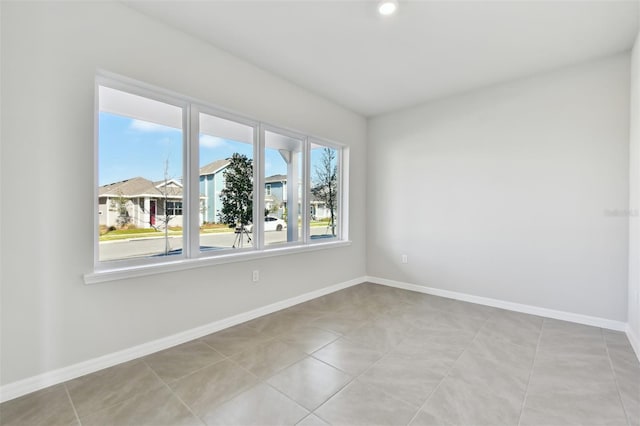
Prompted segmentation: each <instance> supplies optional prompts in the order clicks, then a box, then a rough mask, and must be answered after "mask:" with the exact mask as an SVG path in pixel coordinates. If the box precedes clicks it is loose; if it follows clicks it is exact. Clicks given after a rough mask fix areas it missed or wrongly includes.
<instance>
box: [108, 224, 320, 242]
mask: <svg viewBox="0 0 640 426" xmlns="http://www.w3.org/2000/svg"><path fill="white" fill-rule="evenodd" d="M310 225H311V226H312V227H314V228H315V227H322V226H328V222H326V221H313V222H311V223H310ZM229 232H234V229H233V228H229V227H228V226H227V225H218V224H207V225H204V226H203V227H201V228H200V233H201V234H218V233H229ZM169 235H182V230H181V229H179V228H175V229H173V230H169ZM149 237H164V231H154V230H153V229H146V228H142V229H116V230H115V231H109V232H106V233H104V234H102V235H100V241H116V240H128V239H131V238H149Z"/></svg>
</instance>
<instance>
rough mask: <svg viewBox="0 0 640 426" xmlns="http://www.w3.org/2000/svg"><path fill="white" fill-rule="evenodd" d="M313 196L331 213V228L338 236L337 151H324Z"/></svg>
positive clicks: (316, 170)
mask: <svg viewBox="0 0 640 426" xmlns="http://www.w3.org/2000/svg"><path fill="white" fill-rule="evenodd" d="M311 194H313V196H314V197H315V198H316V200H318V201H323V202H324V203H325V205H326V206H327V208H328V209H329V211H330V212H331V219H330V222H329V226H331V233H332V234H333V235H334V236H335V235H336V216H335V212H336V209H337V207H338V205H337V200H338V197H337V195H338V164H337V163H336V150H335V149H331V148H323V149H322V158H320V162H319V163H318V164H317V165H316V168H315V181H314V184H313V187H312V188H311Z"/></svg>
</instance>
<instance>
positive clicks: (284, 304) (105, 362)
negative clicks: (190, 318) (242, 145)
mask: <svg viewBox="0 0 640 426" xmlns="http://www.w3.org/2000/svg"><path fill="white" fill-rule="evenodd" d="M363 282H371V283H375V284H382V285H386V286H389V287H396V288H402V289H405V290H412V291H416V292H419V293H426V294H431V295H434V296H442V297H447V298H449V299H457V300H462V301H465V302H471V303H477V304H481V305H486V306H493V307H496V308H501V309H507V310H510V311H516V312H522V313H526V314H532V315H539V316H542V317H546V318H554V319H559V320H564V321H570V322H575V323H579V324H585V325H591V326H595V327H601V328H606V329H609V330H616V331H625V332H626V334H627V336H628V337H629V341H630V342H631V345H632V346H633V348H634V350H635V352H636V355H637V356H638V359H640V341H639V340H638V338H637V336H635V334H634V333H633V332H632V330H631V329H630V328H629V326H628V325H627V323H625V322H621V321H613V320H609V319H605V318H599V317H593V316H588V315H581V314H575V313H571V312H564V311H558V310H553V309H546V308H540V307H537V306H531V305H523V304H520V303H513V302H506V301H504V300H498V299H491V298H487V297H480V296H474V295H470V294H466V293H459V292H455V291H449V290H442V289H437V288H431V287H425V286H421V285H416V284H410V283H405V282H401V281H395V280H390V279H386V278H379V277H372V276H365V277H360V278H355V279H353V280H349V281H345V282H342V283H339V284H335V285H332V286H329V287H325V288H321V289H319V290H315V291H312V292H309V293H305V294H302V295H300V296H296V297H292V298H289V299H286V300H282V301H279V302H276V303H272V304H270V305H267V306H263V307H260V308H257V309H254V310H251V311H248V312H244V313H241V314H238V315H234V316H232V317H228V318H224V319H221V320H218V321H214V322H212V323H209V324H205V325H203V326H200V327H196V328H192V329H190V330H186V331H183V332H180V333H177V334H174V335H171V336H167V337H163V338H161V339H158V340H154V341H152V342H147V343H143V344H141V345H137V346H134V347H131V348H127V349H124V350H121V351H118V352H114V353H111V354H107V355H103V356H101V357H98V358H94V359H90V360H87V361H83V362H80V363H78V364H74V365H70V366H68V367H64V368H60V369H57V370H53V371H49V372H46V373H43V374H39V375H37V376H34V377H30V378H27V379H24V380H20V381H18V382H14V383H9V384H6V385H4V386H1V387H0V402H4V401H8V400H11V399H14V398H17V397H19V396H22V395H26V394H28V393H31V392H35V391H37V390H40V389H43V388H46V387H48V386H52V385H55V384H58V383H62V382H66V381H67V380H71V379H75V378H77V377H80V376H83V375H85V374H89V373H93V372H96V371H99V370H102V369H104V368H108V367H112V366H114V365H117V364H120V363H123V362H127V361H131V360H133V359H136V358H140V357H143V356H146V355H149V354H152V353H154V352H157V351H161V350H164V349H168V348H171V347H173V346H176V345H179V344H182V343H186V342H188V341H190V340H193V339H198V338H200V337H204V336H206V335H208V334H211V333H215V332H216V331H220V330H223V329H225V328H228V327H232V326H234V325H237V324H241V323H243V322H246V321H249V320H252V319H254V318H258V317H260V316H263V315H267V314H270V313H273V312H276V311H279V310H282V309H285V308H288V307H291V306H294V305H297V304H299V303H303V302H306V301H308V300H311V299H315V298H317V297H321V296H324V295H326V294H329V293H333V292H336V291H339V290H342V289H345V288H347V287H351V286H354V285H357V284H360V283H363Z"/></svg>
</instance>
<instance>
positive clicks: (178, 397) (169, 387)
mask: <svg viewBox="0 0 640 426" xmlns="http://www.w3.org/2000/svg"><path fill="white" fill-rule="evenodd" d="M142 362H144V364H145V365H146V366H147V368H149V370H151V372H152V373H153V374H154V375H155V376H156V377H157V378H158V380H160V381H161V382H162V384H163V385H164V386H165V388H167V389H168V390H169V393H171V395H173V396H175V397H176V399H177V400H178V401H180V403H181V404H182V405H184V406H185V407H186V409H187V410H188V411H189V412H190V413H191V415H192V416H194V417H195V418H196V419H198V420H200V422H201V423H202V424H203V425H206V424H207V423H206V422H205V421H204V420H203V419H201V418H200V416H198V415H197V414H196V413H194V412H193V410H192V409H191V407H190V406H189V405H188V404H187V403H186V402H184V401H183V400H182V398H180V396H179V395H178V394H176V393H175V392H174V391H173V389H171V386H169V384H168V383H167V382H166V381H164V380H163V379H162V377H160V376H159V375H158V373H156V371H155V370H154V369H153V368H152V367H151V366H150V365H149V363H147V361H146V360H144V359H143V360H142ZM209 365H213V364H209ZM184 377H186V376H184Z"/></svg>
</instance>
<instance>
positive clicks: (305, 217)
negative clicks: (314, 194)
mask: <svg viewBox="0 0 640 426" xmlns="http://www.w3.org/2000/svg"><path fill="white" fill-rule="evenodd" d="M310 147H311V142H310V141H309V138H308V137H307V138H304V144H303V154H302V164H303V167H302V200H300V202H301V206H302V238H303V239H302V241H303V242H304V244H307V243H308V242H309V240H310V239H311V237H310V235H311V221H310V218H311V212H310V211H309V206H310V204H311V203H310V200H311V195H310V194H311V189H310V188H311V185H310V184H309V182H311V158H310V157H311V148H310Z"/></svg>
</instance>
